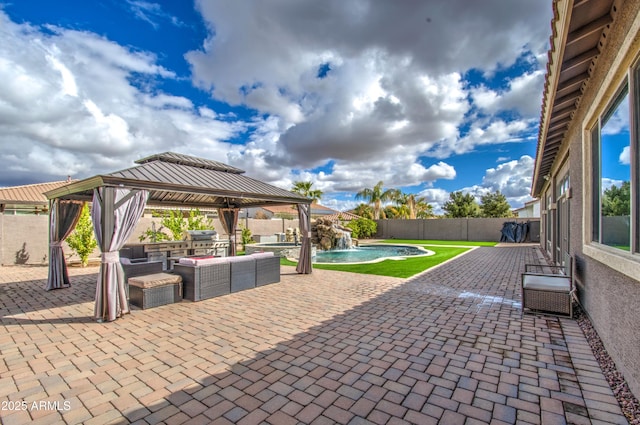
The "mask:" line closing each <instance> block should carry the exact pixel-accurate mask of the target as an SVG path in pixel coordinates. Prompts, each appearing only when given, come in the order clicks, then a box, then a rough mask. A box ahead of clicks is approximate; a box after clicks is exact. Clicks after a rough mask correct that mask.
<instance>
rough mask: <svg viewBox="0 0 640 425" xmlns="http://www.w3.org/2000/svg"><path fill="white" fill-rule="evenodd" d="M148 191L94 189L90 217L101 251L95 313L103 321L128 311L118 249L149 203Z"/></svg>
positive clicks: (113, 318)
mask: <svg viewBox="0 0 640 425" xmlns="http://www.w3.org/2000/svg"><path fill="white" fill-rule="evenodd" d="M148 196H149V192H148V191H146V190H129V189H121V188H114V187H101V188H98V189H94V191H93V208H92V211H91V219H92V221H93V229H94V231H95V233H96V239H97V241H98V247H100V251H101V252H102V258H101V262H100V271H99V272H98V282H97V286H96V303H95V309H94V315H95V318H96V320H98V321H100V322H106V321H112V320H115V319H117V318H118V317H120V316H122V315H123V314H126V313H129V304H128V302H127V294H126V287H125V283H126V282H125V281H124V271H123V270H122V265H121V264H120V255H119V252H118V251H119V250H120V248H122V246H123V245H124V244H125V242H126V241H127V239H129V236H131V234H132V233H133V231H134V229H135V227H136V224H137V223H138V220H140V217H142V214H143V212H144V208H145V206H146V205H147V197H148Z"/></svg>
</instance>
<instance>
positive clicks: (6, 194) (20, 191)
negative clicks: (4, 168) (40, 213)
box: [0, 180, 74, 205]
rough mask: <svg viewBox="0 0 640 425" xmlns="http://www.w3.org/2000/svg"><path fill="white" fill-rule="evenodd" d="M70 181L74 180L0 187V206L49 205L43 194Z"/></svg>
mask: <svg viewBox="0 0 640 425" xmlns="http://www.w3.org/2000/svg"><path fill="white" fill-rule="evenodd" d="M72 181H74V180H63V181H58V182H48V183H36V184H27V185H24V186H11V187H2V188H0V204H12V205H14V204H19V205H49V200H48V199H47V197H46V196H45V195H44V193H45V192H48V191H50V190H53V189H57V188H59V187H61V186H64V185H66V184H69V183H70V182H72Z"/></svg>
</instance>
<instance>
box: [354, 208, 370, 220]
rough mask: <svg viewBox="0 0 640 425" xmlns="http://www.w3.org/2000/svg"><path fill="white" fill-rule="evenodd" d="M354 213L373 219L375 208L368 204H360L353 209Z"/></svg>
mask: <svg viewBox="0 0 640 425" xmlns="http://www.w3.org/2000/svg"><path fill="white" fill-rule="evenodd" d="M353 213H354V214H355V215H359V216H360V217H363V218H370V219H372V218H373V208H371V206H370V205H367V204H358V206H357V207H355V208H354V209H353Z"/></svg>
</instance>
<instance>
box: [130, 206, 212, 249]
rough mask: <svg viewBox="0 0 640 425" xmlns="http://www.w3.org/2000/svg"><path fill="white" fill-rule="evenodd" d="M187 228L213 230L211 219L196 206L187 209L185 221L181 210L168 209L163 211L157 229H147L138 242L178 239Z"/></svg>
mask: <svg viewBox="0 0 640 425" xmlns="http://www.w3.org/2000/svg"><path fill="white" fill-rule="evenodd" d="M164 229H166V230H168V231H169V235H167V234H166V233H165V232H164ZM187 230H214V227H213V221H212V220H211V219H208V218H206V216H205V215H203V214H201V213H200V210H199V209H197V208H196V209H195V210H190V211H189V215H188V216H187V221H185V217H184V213H183V212H182V211H180V210H170V211H166V212H164V213H163V215H162V220H160V228H159V229H157V230H156V229H155V226H154V227H152V228H150V229H147V230H145V231H144V233H143V234H142V235H141V236H140V238H139V239H140V242H143V241H145V240H147V239H151V240H152V241H154V242H160V241H171V240H173V241H179V240H182V239H183V238H184V232H185V231H187Z"/></svg>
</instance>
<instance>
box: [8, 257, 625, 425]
mask: <svg viewBox="0 0 640 425" xmlns="http://www.w3.org/2000/svg"><path fill="white" fill-rule="evenodd" d="M539 255H540V254H539V250H538V249H537V248H535V247H533V246H523V245H506V246H498V247H480V248H477V249H474V250H472V251H469V252H468V253H466V254H464V255H462V256H460V257H458V258H456V259H454V260H452V261H450V262H448V263H445V264H443V265H441V266H439V267H437V268H434V269H432V270H430V271H427V272H424V273H422V274H420V275H418V276H415V277H413V278H409V279H397V278H387V277H380V276H370V275H361V274H351V273H343V272H333V271H327V270H319V269H316V270H314V272H313V274H311V275H298V274H296V273H295V271H294V269H293V268H291V267H283V268H282V276H281V277H282V281H281V282H280V283H276V284H272V285H268V286H265V287H261V288H256V289H253V290H249V291H243V292H239V293H234V294H231V295H227V296H224V297H219V298H214V299H210V300H205V301H200V302H197V303H192V302H187V301H185V302H181V303H178V304H172V305H167V306H162V307H156V308H153V309H148V310H139V309H136V308H135V307H134V308H133V310H132V313H131V314H129V315H126V316H125V317H124V318H122V319H119V320H116V321H115V322H111V323H97V322H95V321H94V320H93V319H92V317H91V316H92V314H93V305H94V302H93V299H94V292H95V281H96V273H97V268H95V267H94V268H87V269H81V268H71V269H70V273H71V275H72V277H71V280H72V283H73V287H72V288H68V289H61V290H55V291H51V292H46V291H44V289H43V288H44V286H45V283H46V276H47V269H46V267H17V266H16V267H2V268H0V314H1V317H2V320H1V326H0V354H1V358H2V362H0V402H1V406H2V409H1V410H0V420H1V421H2V423H4V424H55V423H61V424H78V423H83V424H107V423H113V424H126V423H136V424H160V423H162V424H232V423H238V424H273V425H286V424H335V423H338V424H408V423H415V424H436V423H442V424H469V425H471V424H487V423H491V424H496V425H499V424H513V423H519V424H570V423H571V424H626V423H628V421H627V420H626V418H625V417H624V416H623V415H622V413H621V410H620V407H619V406H618V404H617V402H616V400H615V398H614V396H613V394H612V392H611V390H610V389H609V387H608V385H607V383H606V381H605V378H604V376H603V374H602V371H601V370H600V368H599V367H598V364H597V362H596V360H595V359H594V357H593V354H592V353H591V350H590V348H589V346H588V344H587V341H586V340H585V337H584V335H583V333H582V331H581V329H580V328H579V326H578V324H577V323H576V322H575V321H574V320H571V319H565V318H557V317H551V316H540V315H538V316H536V315H525V316H524V317H521V314H520V293H519V281H520V273H521V272H522V271H523V269H524V264H525V263H531V262H535V261H536V259H537V258H538V256H539Z"/></svg>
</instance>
